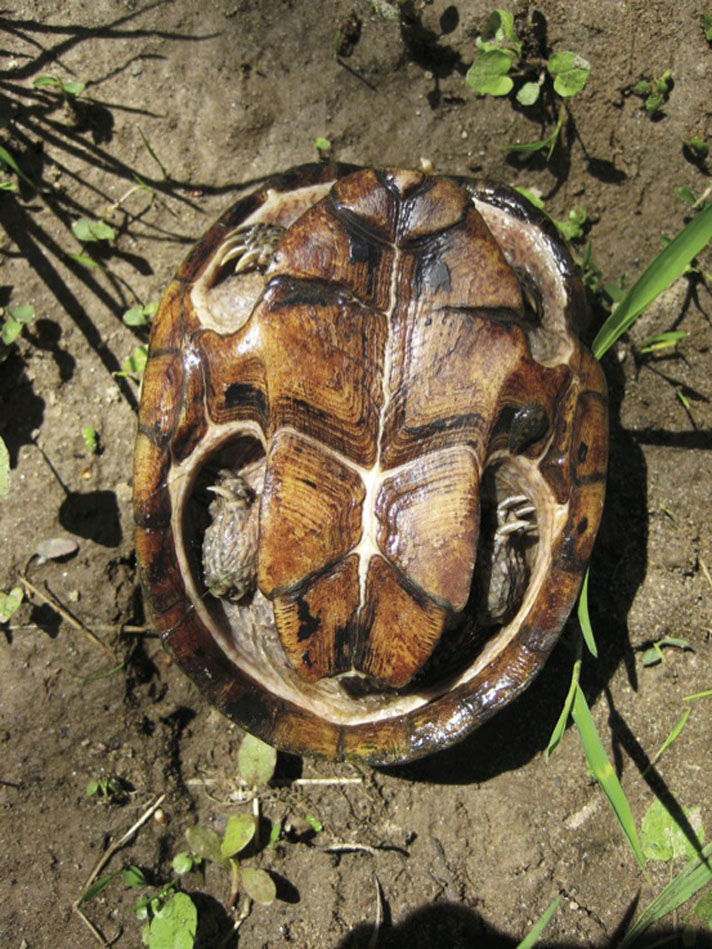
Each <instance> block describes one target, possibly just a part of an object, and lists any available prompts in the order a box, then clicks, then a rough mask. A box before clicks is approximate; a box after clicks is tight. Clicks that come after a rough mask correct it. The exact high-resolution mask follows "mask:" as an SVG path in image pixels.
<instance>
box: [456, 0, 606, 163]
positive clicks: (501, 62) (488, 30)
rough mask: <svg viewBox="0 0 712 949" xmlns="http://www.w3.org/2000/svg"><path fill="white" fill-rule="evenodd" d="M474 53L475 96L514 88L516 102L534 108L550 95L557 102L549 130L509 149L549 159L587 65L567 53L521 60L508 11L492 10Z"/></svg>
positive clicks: (582, 83)
mask: <svg viewBox="0 0 712 949" xmlns="http://www.w3.org/2000/svg"><path fill="white" fill-rule="evenodd" d="M475 45H476V46H477V54H476V56H475V59H474V62H473V63H472V66H471V67H470V69H469V70H468V72H467V75H466V76H465V81H466V82H467V84H468V85H469V86H470V88H471V89H473V90H474V92H476V93H477V94H478V95H489V96H508V95H509V94H510V93H511V92H513V91H514V90H515V88H516V92H515V97H516V99H517V102H518V103H519V104H520V105H522V106H524V107H529V106H533V105H534V104H535V103H536V102H538V101H539V100H540V98H541V96H542V95H543V94H546V93H547V92H549V94H550V95H553V96H554V97H555V98H556V99H557V100H558V108H557V119H556V124H555V126H554V129H553V130H552V132H550V134H549V135H547V136H546V137H545V138H543V139H540V140H538V141H536V142H527V143H524V144H517V145H509V146H507V148H508V149H509V150H511V151H520V152H534V151H540V150H546V151H547V160H548V159H549V158H550V157H551V155H552V153H553V151H554V148H555V147H556V143H557V141H558V140H559V136H560V134H561V131H562V129H563V127H564V121H565V119H566V109H565V106H564V100H566V99H569V98H571V97H572V96H575V95H578V93H580V92H582V91H583V89H584V88H585V86H586V83H587V82H588V77H589V75H590V73H591V66H590V64H589V63H588V62H587V61H586V60H585V59H583V57H581V56H579V55H578V53H573V52H571V51H569V50H560V51H557V52H555V53H552V54H551V55H550V56H549V57H548V58H547V59H546V60H541V61H539V60H534V59H525V58H524V53H523V44H522V41H521V40H520V39H519V37H518V36H517V33H516V31H515V28H514V16H513V15H512V14H511V13H510V12H509V11H508V10H494V11H493V12H492V13H491V14H490V16H489V18H488V19H487V22H486V23H485V26H484V29H483V30H482V33H481V34H480V36H478V37H477V39H476V40H475Z"/></svg>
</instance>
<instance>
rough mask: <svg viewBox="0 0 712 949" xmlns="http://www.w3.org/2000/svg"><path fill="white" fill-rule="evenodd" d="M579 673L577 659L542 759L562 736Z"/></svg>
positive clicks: (579, 664)
mask: <svg viewBox="0 0 712 949" xmlns="http://www.w3.org/2000/svg"><path fill="white" fill-rule="evenodd" d="M580 674H581V660H580V659H577V660H576V662H575V663H574V667H573V669H572V670H571V685H570V686H569V691H568V692H567V694H566V700H565V701H564V707H563V708H562V709H561V715H559V720H558V721H557V723H556V725H554V730H553V732H552V733H551V738H550V739H549V744H548V745H547V747H546V751H545V752H544V759H545V760H546V761H548V760H549V758H551V756H552V755H553V753H554V751H555V749H556V747H557V746H558V744H559V742H560V741H561V739H562V738H563V736H564V731H565V730H566V723H567V722H568V720H569V715H570V714H571V706H572V705H573V704H574V696H575V695H576V689H577V688H578V683H579V676H580Z"/></svg>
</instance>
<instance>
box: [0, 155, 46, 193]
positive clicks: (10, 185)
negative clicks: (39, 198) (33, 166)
mask: <svg viewBox="0 0 712 949" xmlns="http://www.w3.org/2000/svg"><path fill="white" fill-rule="evenodd" d="M0 165H1V166H2V167H3V168H9V169H10V171H14V172H15V174H16V175H17V177H18V178H19V179H20V181H24V183H25V184H26V185H29V186H30V188H35V189H36V188H37V185H36V184H35V183H34V181H32V179H31V178H28V176H27V175H26V174H25V173H24V171H23V170H22V169H21V168H20V166H19V165H18V164H17V162H16V161H15V159H14V158H13V157H12V155H11V154H10V152H9V151H8V150H7V149H6V148H4V147H3V146H2V145H0ZM0 190H2V191H17V190H18V188H17V182H16V181H12V180H9V179H6V180H4V181H2V182H0Z"/></svg>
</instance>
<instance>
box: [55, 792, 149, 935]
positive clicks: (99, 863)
mask: <svg viewBox="0 0 712 949" xmlns="http://www.w3.org/2000/svg"><path fill="white" fill-rule="evenodd" d="M165 796H166V795H165V794H161V795H160V797H158V799H157V800H155V801H154V802H153V804H151V806H150V807H149V808H148V809H147V810H145V811H144V812H143V814H142V815H141V816H140V817H139V819H138V820H137V821H136V823H135V824H134V825H133V826H132V827H129V829H128V830H127V831H126V833H125V834H124V836H123V837H121V839H120V840H117V841H116V843H115V844H112V845H111V847H109V849H108V850H107V851H106V852H105V853H103V854H102V855H101V857H100V858H99V860H98V861H97V863H96V866H95V867H94V869H93V870H92V871H91V873H90V874H89V876H88V877H87V879H86V880H85V882H84V886H83V887H82V890H81V893H80V894H79V896H78V897H77V898H76V900H75V901H74V902H73V903H72V910H73V911H74V912H75V913H76V914H77V915H78V916H79V917H80V918H81V919H82V921H83V922H84V923H85V925H86V926H88V928H89V929H90V931H91V933H92V935H93V936H94V938H95V939H96V940H97V941H98V942H99V943H100V944H101V945H102V946H110V945H111V943H110V942H107V940H106V939H105V938H104V936H102V934H101V933H100V932H99V930H98V929H97V928H96V926H95V925H94V924H93V923H92V922H90V920H89V919H87V917H86V916H85V915H84V913H83V912H82V910H81V909H80V908H79V905H80V903H81V901H82V897H83V896H84V894H85V893H86V891H87V890H88V889H89V887H90V886H91V885H92V883H93V882H94V880H95V879H96V878H97V876H98V875H99V873H100V871H101V870H102V869H103V868H104V867H105V866H106V864H107V863H108V862H109V860H111V858H112V857H113V856H114V854H115V853H116V851H117V850H121V848H122V847H123V846H124V844H126V843H127V842H128V841H129V840H130V839H131V837H133V835H134V834H135V833H136V831H137V830H138V829H139V828H140V827H142V826H143V825H144V824H145V823H146V821H147V820H148V819H149V817H150V816H151V815H152V814H153V813H154V811H155V810H156V809H157V808H158V807H160V805H161V804H162V803H163V800H164V798H165ZM112 941H113V940H112Z"/></svg>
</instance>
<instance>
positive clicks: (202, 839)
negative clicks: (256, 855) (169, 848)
mask: <svg viewBox="0 0 712 949" xmlns="http://www.w3.org/2000/svg"><path fill="white" fill-rule="evenodd" d="M256 831H257V818H256V817H255V816H254V815H253V814H231V815H230V817H229V818H228V821H227V825H226V827H225V833H224V835H223V836H222V838H221V837H220V836H219V834H217V833H216V832H215V831H214V830H211V829H210V828H208V827H201V826H200V824H196V825H195V826H194V827H190V828H189V829H188V830H187V831H186V835H185V836H186V839H187V841H188V844H189V846H190V849H191V853H192V854H194V855H195V856H196V857H199V858H200V859H201V860H207V861H209V862H210V863H214V864H216V866H222V867H225V868H226V869H227V870H229V871H230V895H229V897H228V899H227V902H226V905H227V906H228V907H232V906H234V905H235V901H236V900H237V896H238V893H239V891H240V889H242V890H244V892H245V893H246V895H247V896H249V897H250V899H253V900H254V901H255V902H256V903H262V904H264V905H265V906H269V905H270V904H271V903H273V902H274V900H275V898H276V895H277V891H276V888H275V885H274V880H273V879H272V877H271V876H270V875H269V874H268V873H267V872H266V871H265V870H262V869H260V868H258V867H250V866H244V865H243V863H242V861H241V859H240V858H239V857H238V854H240V853H242V851H244V850H245V848H246V847H247V846H248V844H250V843H251V842H252V841H253V839H254V837H255V834H256ZM243 859H244V858H243Z"/></svg>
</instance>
